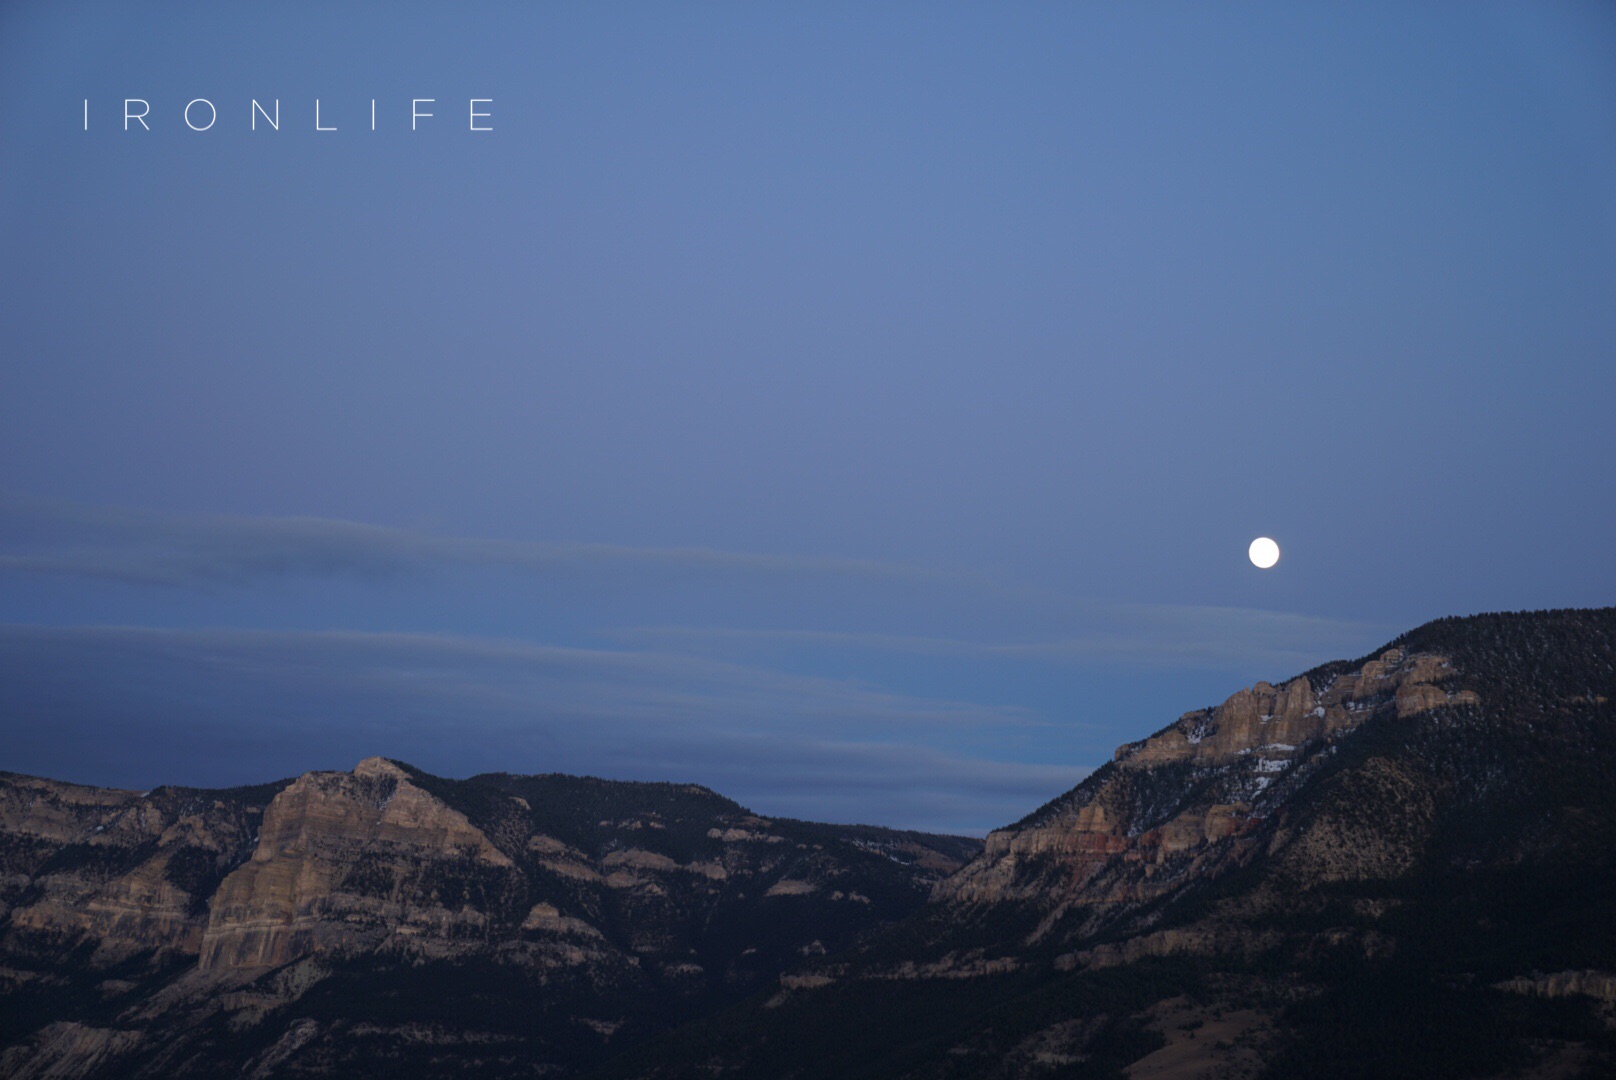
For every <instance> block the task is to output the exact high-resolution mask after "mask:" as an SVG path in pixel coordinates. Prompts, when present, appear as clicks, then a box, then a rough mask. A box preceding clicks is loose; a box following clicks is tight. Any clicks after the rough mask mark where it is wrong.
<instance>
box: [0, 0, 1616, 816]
mask: <svg viewBox="0 0 1616 1080" xmlns="http://www.w3.org/2000/svg"><path fill="white" fill-rule="evenodd" d="M1613 58H1616V14H1613V12H1612V10H1611V9H1610V8H1609V7H1607V6H1604V5H1595V4H1577V5H1556V4H1539V5H1533V6H1530V7H1522V6H1517V5H1485V4H1482V5H1465V6H1459V5H1421V4H1413V5H1408V4H1399V5H1374V4H1368V5H1294V4H1267V5H1232V4H1230V5H1217V6H1204V5H1169V4H1162V5H1115V6H1109V7H1107V6H1102V5H1084V6H1078V5H1071V6H1054V5H1041V6H1034V5H1008V6H1006V5H997V6H989V5H948V4H943V5H938V4H926V5H919V4H914V5H824V4H814V5H796V6H792V5H768V6H766V7H763V8H759V7H757V6H755V5H686V6H675V5H655V6H653V5H574V6H570V7H569V6H562V5H547V6H539V5H525V4H524V5H505V6H501V5H486V6H478V7H477V8H475V9H474V10H473V11H469V12H468V11H465V10H461V9H458V8H456V7H451V6H449V5H402V6H401V5H391V4H390V5H375V6H366V5H343V6H342V7H340V8H338V9H336V10H331V9H329V8H328V7H327V6H316V5H304V6H299V5H290V6H285V5H282V6H275V7H273V8H269V7H264V8H252V9H247V8H244V7H239V6H221V5H192V6H186V5H163V4H158V5H146V6H142V7H140V8H132V7H128V6H125V5H96V4H84V5H72V6H67V5H54V4H44V3H13V4H8V5H6V6H5V8H4V9H3V10H0V102H4V106H5V107H4V108H3V109H0V246H3V250H4V251H5V252H6V255H7V257H6V258H5V259H4V260H3V261H0V297H3V301H0V342H3V347H0V354H3V356H4V360H3V361H0V363H3V369H0V379H3V384H4V385H3V392H0V623H3V624H4V625H3V629H0V642H3V645H0V734H3V735H4V738H3V740H0V768H10V769H14V770H18V771H29V772H42V773H47V774H51V775H58V776H62V777H66V778H70V779H77V780H83V781H87V782H98V783H117V784H122V785H128V786H135V787H145V786H150V785H151V784H155V783H159V782H164V781H169V782H190V783H234V782H243V781H248V780H258V779H264V778H267V777H269V776H276V775H286V774H290V773H295V772H298V771H301V770H303V769H307V768H337V767H348V766H351V764H352V763H353V761H355V760H357V759H358V758H359V757H361V756H365V755H368V754H372V753H382V754H388V755H391V756H395V757H401V758H404V759H406V760H410V761H412V762H414V763H415V764H417V765H420V766H421V767H423V768H427V769H431V770H434V771H438V772H442V773H445V774H449V775H465V774H468V773H470V772H474V771H479V770H484V769H507V770H510V771H517V772H542V771H551V770H565V771H574V772H588V773H594V774H598V775H604V776H613V777H623V778H657V779H680V780H695V781H699V782H703V783H708V784H710V785H711V786H713V787H715V788H717V789H719V790H721V791H723V792H724V793H725V794H728V795H731V796H733V797H735V798H737V799H740V800H741V801H743V802H746V803H748V804H749V805H752V806H754V807H755V808H757V809H759V810H762V811H764V812H768V813H777V814H792V815H797V816H807V817H817V818H825V819H833V820H864V821H874V822H878V823H886V824H898V825H913V826H920V827H929V828H940V829H957V830H971V831H981V830H983V829H986V828H990V827H992V826H994V825H997V824H1002V823H1004V822H1006V821H1010V820H1014V819H1015V818H1017V817H1019V816H1021V814H1023V813H1024V812H1026V810H1028V809H1030V808H1031V807H1033V806H1035V805H1037V804H1038V803H1040V802H1042V801H1043V800H1044V799H1046V798H1048V797H1050V796H1052V795H1054V794H1056V793H1058V792H1059V791H1061V790H1063V789H1064V788H1065V787H1067V786H1069V785H1070V784H1071V783H1072V782H1073V781H1074V780H1075V779H1077V778H1079V777H1080V776H1082V775H1083V774H1084V772H1085V771H1086V770H1087V769H1089V768H1091V767H1093V766H1094V765H1097V764H1099V763H1100V762H1102V761H1104V760H1105V759H1106V758H1108V757H1109V755H1110V752H1111V750H1112V749H1113V748H1114V747H1115V746H1116V745H1117V744H1119V743H1121V742H1124V741H1128V740H1130V739H1134V738H1138V737H1140V736H1142V735H1143V734H1145V733H1147V732H1149V731H1151V730H1154V729H1155V728H1157V727H1160V726H1161V725H1163V724H1165V723H1167V722H1169V721H1170V720H1172V719H1173V718H1174V717H1176V716H1177V715H1178V714H1179V713H1181V712H1183V711H1186V710H1188V709H1191V708H1195V707H1198V706H1201V705H1204V704H1208V703H1211V702H1215V701H1217V700H1221V698H1222V697H1224V696H1226V695H1227V694H1228V693H1230V692H1232V691H1233V690H1234V689H1236V688H1238V687H1239V686H1241V685H1246V684H1249V683H1250V682H1252V681H1255V680H1256V679H1259V678H1269V679H1276V678H1281V677H1284V676H1287V675H1290V674H1294V673H1296V672H1298V671H1300V670H1303V669H1304V668H1306V667H1308V666H1310V665H1311V664H1313V663H1316V662H1319V661H1322V660H1326V659H1331V658H1335V657H1339V656H1350V655H1358V654H1361V653H1363V652H1366V651H1368V650H1369V649H1371V648H1373V647H1375V646H1376V645H1378V644H1380V643H1381V642H1382V641H1384V640H1385V639H1387V638H1389V637H1391V636H1393V635H1394V634H1396V633H1397V632H1399V631H1401V630H1403V629H1406V628H1407V627H1409V626H1411V625H1414V624H1416V623H1418V622H1421V621H1423V620H1425V619H1428V618H1432V617H1435V616H1439V615H1444V614H1455V613H1466V612H1471V611H1479V610H1495V609H1504V608H1522V607H1528V608H1536V607H1550V606H1567V605H1603V604H1609V603H1612V602H1613V595H1616V567H1613V564H1612V562H1611V560H1610V559H1609V556H1608V552H1609V551H1610V550H1611V547H1612V542H1613V539H1616V538H1613V535H1612V534H1613V532H1616V528H1613V526H1616V510H1613V509H1612V508H1613V506H1616V498H1613V496H1616V490H1613V488H1616V482H1613V474H1612V469H1611V466H1610V462H1611V461H1612V460H1616V434H1613V425H1611V424H1610V423H1609V411H1610V408H1609V403H1610V401H1611V400H1612V397H1613V391H1616V374H1613V370H1616V369H1613V365H1612V363H1611V357H1612V356H1616V304H1613V303H1612V302H1611V297H1612V296H1613V295H1616V59H1613ZM131 97H133V98H142V99H146V100H148V101H149V102H150V104H151V116H150V122H151V125H152V129H153V130H151V131H150V132H146V131H144V130H136V131H131V132H127V133H126V132H124V131H123V130H122V121H121V113H122V108H121V106H122V101H123V99H124V98H131ZM86 98H88V99H89V100H90V109H91V112H90V130H89V131H85V130H83V120H82V110H83V101H84V99H86ZM194 98H206V99H208V100H209V101H211V102H213V103H214V105H215V106H216V107H217V109H218V111H219V120H218V123H217V124H216V125H215V127H214V128H213V129H212V130H209V131H206V132H194V131H191V130H189V129H188V128H187V127H186V126H185V125H184V122H183V120H182V112H183V109H184V107H185V105H186V103H187V102H188V101H190V100H192V99H194ZM254 98H257V99H259V100H260V101H263V102H265V103H266V105H267V104H268V103H269V102H270V101H271V100H274V99H279V100H280V102H281V110H282V126H281V130H280V131H278V132H277V131H269V130H265V129H264V128H263V126H262V123H260V130H258V131H256V132H255V131H253V130H251V128H250V127H249V124H248V120H249V117H250V115H251V114H250V101H251V100H252V99H254ZM316 98H318V99H320V101H321V110H322V113H321V115H322V118H323V121H324V123H325V125H327V126H335V127H336V128H337V129H338V130H337V131H335V132H317V131H315V130H314V100H315V99H316ZM372 98H374V99H376V101H377V115H378V122H377V127H378V130H377V131H375V132H371V131H369V130H368V128H369V110H370V101H371V99H372ZM413 98H433V99H434V104H433V105H432V106H427V108H431V109H432V110H434V115H433V117H432V118H431V119H430V120H424V121H422V123H421V129H420V130H417V131H414V132H412V131H410V130H409V127H410V120H409V113H410V108H411V105H410V103H411V99H413ZM471 98H488V99H492V104H491V105H489V106H486V107H485V108H487V109H488V110H489V111H490V112H491V118H490V120H489V121H487V122H488V123H491V124H492V126H493V127H494V131H493V132H490V133H473V132H470V131H468V130H466V128H467V121H466V116H465V113H466V110H467V102H468V101H469V99H471ZM193 115H195V114H193ZM1261 534H1266V535H1270V536H1273V537H1275V538H1277V539H1278V540H1279V542H1280V544H1281V546H1282V548H1283V550H1284V558H1283V559H1282V561H1281V562H1280V564H1279V566H1278V567H1277V568H1275V569H1274V570H1272V571H1267V572H1259V571H1257V570H1255V569H1254V568H1252V567H1251V566H1250V564H1249V563H1247V562H1246V560H1245V558H1244V551H1245V547H1246V544H1247V543H1248V542H1249V541H1250V539H1251V538H1252V537H1254V536H1257V535H1261Z"/></svg>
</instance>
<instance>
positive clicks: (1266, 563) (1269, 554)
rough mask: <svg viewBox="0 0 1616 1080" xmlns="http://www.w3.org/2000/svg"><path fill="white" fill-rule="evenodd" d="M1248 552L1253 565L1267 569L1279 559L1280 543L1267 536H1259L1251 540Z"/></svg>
mask: <svg viewBox="0 0 1616 1080" xmlns="http://www.w3.org/2000/svg"><path fill="white" fill-rule="evenodd" d="M1246 554H1247V555H1249V556H1251V565H1253V566H1255V567H1256V568H1257V569H1259V570H1266V569H1268V568H1269V567H1270V566H1273V565H1274V564H1275V563H1277V562H1278V561H1279V545H1278V544H1276V543H1274V542H1273V541H1272V540H1270V539H1268V537H1266V536H1259V537H1257V539H1255V540H1253V541H1252V542H1251V547H1249V548H1247V549H1246Z"/></svg>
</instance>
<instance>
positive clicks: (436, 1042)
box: [0, 758, 981, 1077]
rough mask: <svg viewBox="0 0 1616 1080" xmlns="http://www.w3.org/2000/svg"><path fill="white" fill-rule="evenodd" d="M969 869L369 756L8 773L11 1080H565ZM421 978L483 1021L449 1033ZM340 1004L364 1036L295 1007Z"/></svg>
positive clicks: (703, 793) (4, 791)
mask: <svg viewBox="0 0 1616 1080" xmlns="http://www.w3.org/2000/svg"><path fill="white" fill-rule="evenodd" d="M980 846H981V845H980V842H979V841H975V840H972V839H968V838H961V837H936V836H928V835H926V834H921V833H911V832H900V831H894V830H887V829H878V828H870V827H863V826H832V825H816V824H812V823H808V822H795V821H774V820H770V819H768V818H763V817H760V816H758V815H755V814H752V813H750V812H748V811H747V810H745V809H744V808H742V807H740V806H737V805H736V804H735V803H733V802H731V801H729V800H728V799H724V798H722V797H720V796H718V795H716V794H714V793H713V792H711V791H708V790H707V789H705V788H701V787H696V786H694V785H675V784H630V783H611V782H607V781H600V780H592V779H587V778H580V777H568V776H556V775H552V776H508V775H502V774H501V775H491V776H484V777H475V778H473V779H471V780H467V781H452V780H443V779H441V778H438V777H433V776H430V775H428V774H425V773H422V772H420V771H419V770H416V769H413V768H411V767H409V766H407V765H403V764H401V763H399V762H394V761H390V760H387V759H384V758H367V759H365V760H364V761H361V762H360V763H359V764H358V765H357V766H356V767H355V768H354V769H353V771H351V772H312V773H307V774H304V775H303V776H301V777H298V778H296V779H294V780H290V781H282V782H279V783H275V784H269V785H264V786H262V787H257V788H242V789H231V790H226V791H198V790H192V789H176V788H160V789H157V790H154V791H151V792H132V791H110V790H104V789H97V788H91V787H84V786H81V785H74V784H65V783H60V782H56V781H51V780H41V779H37V778H32V777H24V776H15V775H9V774H0V1010H6V1012H7V1019H6V1021H5V1022H4V1023H0V1040H3V1039H6V1038H7V1037H8V1036H7V1032H10V1035H9V1038H10V1040H11V1042H10V1045H9V1046H8V1045H7V1044H6V1043H5V1042H4V1041H0V1053H3V1054H4V1057H0V1072H3V1073H4V1075H7V1076H11V1075H17V1076H32V1075H37V1076H58V1075H62V1076H65V1075H90V1074H97V1075H99V1074H102V1073H105V1074H107V1075H117V1076H160V1077H169V1076H182V1075H200V1076H211V1075H227V1074H228V1075H237V1074H240V1075H261V1076H266V1077H267V1076H279V1075H286V1074H288V1073H291V1074H302V1073H306V1072H308V1071H311V1070H312V1071H313V1072H315V1073H316V1074H324V1075H344V1076H347V1075H357V1074H360V1073H363V1072H364V1071H365V1070H366V1069H369V1068H371V1067H372V1066H373V1065H376V1067H380V1066H379V1065H377V1062H379V1061H383V1060H387V1059H388V1058H389V1056H390V1055H391V1056H392V1057H394V1058H397V1057H400V1056H402V1057H409V1056H411V1055H415V1054H419V1055H421V1056H422V1058H423V1060H435V1058H434V1055H439V1054H445V1053H447V1054H450V1055H454V1054H470V1055H472V1056H476V1055H484V1054H495V1055H496V1056H498V1055H504V1056H505V1057H508V1058H510V1059H511V1060H513V1061H515V1060H522V1061H528V1062H536V1063H538V1066H542V1068H540V1072H547V1071H555V1070H557V1069H562V1068H572V1067H573V1066H575V1065H576V1064H578V1063H579V1062H583V1061H588V1060H592V1059H593V1058H595V1057H599V1056H600V1055H602V1054H604V1053H605V1052H607V1051H608V1050H609V1049H610V1048H611V1047H613V1046H616V1045H618V1044H620V1043H622V1042H624V1041H626V1040H631V1039H634V1038H640V1037H644V1035H645V1034H647V1033H648V1032H650V1031H654V1030H656V1029H657V1026H658V1025H665V1024H666V1023H668V1022H669V1018H670V1017H677V1016H680V1015H683V1014H685V1013H687V1012H689V1011H690V1010H692V1009H700V1008H711V1007H715V1006H716V1005H718V1004H721V1003H724V1002H727V1001H731V1000H733V999H734V998H736V997H738V996H741V995H744V994H745V993H747V992H749V991H751V990H755V989H760V988H763V987H770V986H774V985H776V980H777V979H778V978H779V977H780V975H781V974H782V973H783V972H784V971H786V969H788V968H789V967H791V966H793V965H796V964H799V963H801V962H802V961H803V959H804V958H805V957H815V956H822V955H824V954H825V953H826V951H827V950H835V949H839V948H843V947H845V946H846V945H847V944H849V943H851V942H852V941H854V940H856V939H858V938H859V937H861V936H865V935H868V934H870V933H871V932H873V931H875V930H876V929H878V928H880V927H882V926H884V925H887V924H889V923H891V922H894V921H895V920H897V919H899V918H901V917H902V916H904V915H906V914H908V913H910V912H912V911H914V910H916V909H917V908H919V907H920V906H921V905H923V904H924V903H925V900H926V896H927V894H928V892H929V890H930V888H931V886H932V885H933V884H935V882H936V881H937V880H938V879H939V878H940V877H942V876H944V875H946V874H947V873H949V872H952V871H953V870H956V869H958V868H959V866H961V865H962V864H963V863H964V862H965V860H966V859H968V858H969V857H970V856H971V855H973V854H975V852H976V851H977V850H979V849H980ZM434 980H449V981H451V982H453V981H455V980H459V981H460V982H461V983H463V984H464V985H463V986H462V989H461V990H460V991H459V994H460V996H461V997H463V998H464V999H465V1000H467V1001H471V1000H482V1001H483V1005H482V1006H481V1007H479V1008H478V1009H475V1010H471V1011H470V1012H465V1011H462V1013H460V1014H458V1015H460V1019H457V1020H454V1021H453V1022H446V1021H445V1020H444V1018H443V1015H442V1001H441V991H440V990H438V989H437V988H436V987H437V986H439V983H438V982H435V981H434ZM484 988H486V989H484ZM333 997H336V998H340V999H341V1000H343V1001H346V1002H348V1003H349V1004H348V1005H344V1006H341V1008H345V1009H349V1015H350V1016H353V1015H356V1014H357V1015H363V1016H365V1017H367V1018H366V1020H365V1022H364V1023H361V1024H358V1025H357V1027H356V1026H355V1025H354V1024H352V1023H342V1024H329V1023H319V1022H315V1021H313V1020H309V1019H307V1018H306V1017H299V1016H297V1015H295V1013H293V1012H289V1010H294V1009H295V1008H297V1007H299V1003H303V1002H310V1001H327V1002H329V1001H330V1000H331V999H332V998H333ZM400 1001H403V1002H411V1003H413V1004H405V1005H401V1004H399V1002H400ZM522 1001H531V1002H536V1003H538V1004H537V1008H538V1012H537V1013H536V1014H534V1015H529V1014H528V1012H527V1009H526V1006H522V1007H520V1008H516V1010H515V1012H512V1011H511V1010H512V1008H513V1006H511V1005H510V1004H509V1003H510V1002H522ZM373 1006H374V1015H372V1014H371V1012H369V1011H367V1010H371V1009H372V1007H373ZM309 1007H314V1006H312V1005H311V1006H309ZM321 1007H325V1008H329V1007H330V1006H329V1004H327V1005H325V1006H321ZM412 1010H413V1011H412ZM535 1015H536V1016H537V1017H538V1019H535ZM30 1016H34V1017H37V1020H36V1021H33V1022H30V1021H28V1020H27V1019H26V1018H27V1017H30ZM114 1018H115V1022H112V1021H113V1020H114ZM356 1032H359V1033H361V1034H356ZM378 1048H384V1049H378ZM457 1048H458V1049H457ZM378 1054H379V1055H380V1056H379V1057H378V1056H377V1055H378ZM186 1063H189V1064H186ZM546 1063H547V1064H546ZM428 1071H429V1072H430V1071H431V1070H430V1069H429V1070H428ZM388 1075H392V1073H389V1074H388Z"/></svg>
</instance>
